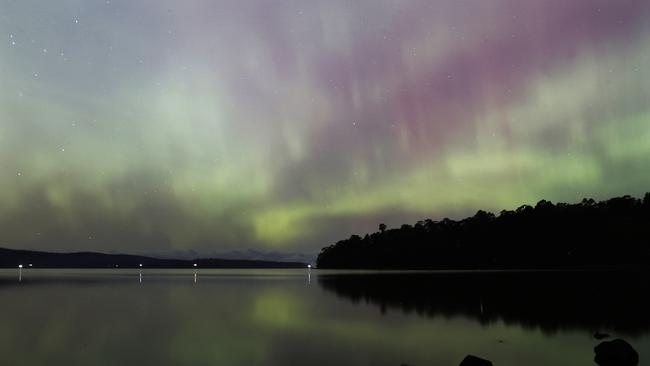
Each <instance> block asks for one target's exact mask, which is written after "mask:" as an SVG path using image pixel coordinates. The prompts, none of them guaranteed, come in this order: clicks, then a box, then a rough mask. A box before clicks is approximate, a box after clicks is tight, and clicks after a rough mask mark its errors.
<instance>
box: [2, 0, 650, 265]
mask: <svg viewBox="0 0 650 366" xmlns="http://www.w3.org/2000/svg"><path fill="white" fill-rule="evenodd" d="M649 65H650V1H648V0H570V1H569V0H485V1H483V0H437V1H433V0H422V1H419V0H405V1H400V0H390V1H388V0H357V1H350V0H295V1H294V0H286V1H285V0H237V1H235V0H229V1H216V0H184V1H177V0H160V1H153V0H151V1H145V0H139V1H135V0H101V1H91V0H61V1H46V0H40V1H33V0H0V246H3V247H10V248H29V249H38V250H101V251H114V250H115V251H124V252H136V253H146V252H153V251H174V250H196V251H197V252H199V253H213V252H219V251H231V250H243V249H247V248H254V249H259V250H265V251H284V252H307V253H313V252H316V251H318V250H319V249H320V248H321V247H323V246H326V245H329V244H331V243H333V242H335V241H336V240H338V239H342V238H345V237H347V236H349V235H350V234H352V233H358V234H364V233H366V232H372V231H375V230H376V227H377V224H378V223H380V222H385V223H386V224H388V226H389V227H391V226H398V225H400V224H402V223H413V222H414V221H416V220H418V219H423V218H427V217H429V218H432V219H441V218H443V217H446V216H449V217H452V218H460V217H463V216H464V215H471V214H473V213H474V212H475V211H476V210H478V209H489V210H493V211H495V212H498V211H500V210H501V209H504V208H509V209H510V208H515V207H517V206H519V205H521V204H524V203H528V204H534V203H535V202H537V201H538V200H540V199H543V198H544V199H549V200H552V201H579V200H581V199H582V198H583V197H593V198H596V199H603V198H607V197H610V196H616V195H623V194H631V195H636V196H639V195H641V194H642V193H643V192H645V191H650V71H649V70H648V67H649Z"/></svg>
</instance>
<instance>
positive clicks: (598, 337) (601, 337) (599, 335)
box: [594, 332, 609, 340]
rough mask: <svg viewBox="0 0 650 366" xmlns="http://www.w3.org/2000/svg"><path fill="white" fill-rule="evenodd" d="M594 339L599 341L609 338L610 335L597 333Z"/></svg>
mask: <svg viewBox="0 0 650 366" xmlns="http://www.w3.org/2000/svg"><path fill="white" fill-rule="evenodd" d="M594 338H596V339H597V340H601V339H605V338H609V334H607V333H603V332H596V333H594Z"/></svg>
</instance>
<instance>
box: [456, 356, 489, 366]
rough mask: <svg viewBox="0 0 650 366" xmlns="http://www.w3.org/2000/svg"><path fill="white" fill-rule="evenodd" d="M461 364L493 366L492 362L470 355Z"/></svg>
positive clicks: (467, 365)
mask: <svg viewBox="0 0 650 366" xmlns="http://www.w3.org/2000/svg"><path fill="white" fill-rule="evenodd" d="M460 366H492V362H491V361H488V360H484V359H482V358H479V357H476V356H472V355H469V356H467V357H465V359H463V362H461V363H460Z"/></svg>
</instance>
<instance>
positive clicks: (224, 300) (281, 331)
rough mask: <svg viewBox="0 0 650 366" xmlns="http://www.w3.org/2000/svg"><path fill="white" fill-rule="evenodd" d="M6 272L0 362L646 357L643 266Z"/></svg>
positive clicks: (1, 288) (649, 326) (1, 286)
mask: <svg viewBox="0 0 650 366" xmlns="http://www.w3.org/2000/svg"><path fill="white" fill-rule="evenodd" d="M18 275H19V274H18V270H6V269H5V270H0V296H1V297H0V299H1V301H0V364H3V365H13V366H18V365H66V366H70V365H246V366H250V365H269V366H273V365H282V366H286V365H328V366H330V365H373V366H381V365H391V366H399V365H400V364H402V363H406V364H409V365H414V366H426V365H431V366H445V365H449V366H456V365H458V364H459V363H460V361H461V360H462V358H463V357H464V356H465V355H467V354H475V355H479V356H481V357H484V358H488V359H490V360H492V361H493V362H494V364H495V366H507V365H512V366H515V365H517V366H519V365H530V366H535V365H556V366H557V365H567V366H569V365H571V366H580V365H594V362H593V347H594V346H595V345H596V344H598V342H599V341H597V340H595V339H594V338H593V336H592V334H593V332H594V331H597V330H600V331H606V332H608V333H610V334H612V336H615V337H621V338H624V339H626V340H627V341H628V342H630V343H631V344H632V345H633V346H634V347H635V348H636V350H637V351H638V352H639V354H640V357H641V363H640V364H641V365H644V364H645V365H650V363H649V362H648V360H647V358H648V357H650V332H649V331H650V320H649V318H648V306H649V303H648V300H647V299H646V297H647V294H648V289H649V288H650V287H649V286H648V283H649V282H648V278H647V276H646V275H641V274H635V273H632V274H627V275H612V274H599V275H594V274H583V273H572V274H566V273H545V274H525V273H514V272H513V273H502V272H499V273H467V272H458V273H449V272H448V273H436V274H433V273H400V272H388V273H386V272H384V273H369V272H336V271H319V270H311V271H307V270H201V269H199V270H198V271H196V272H195V271H194V270H147V269H145V270H143V271H142V275H141V276H140V274H139V271H138V270H126V269H124V270H122V269H120V270H44V269H41V270H39V269H23V271H22V278H21V281H20V282H19V278H18Z"/></svg>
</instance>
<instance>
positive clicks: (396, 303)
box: [318, 270, 650, 342]
mask: <svg viewBox="0 0 650 366" xmlns="http://www.w3.org/2000/svg"><path fill="white" fill-rule="evenodd" d="M318 283H319V285H320V286H322V287H323V288H324V289H325V290H327V291H331V292H333V293H335V294H336V295H338V296H339V297H341V298H344V299H347V300H349V301H352V302H354V303H367V304H371V305H374V306H376V307H377V310H378V311H381V312H382V313H387V312H390V311H399V312H404V313H415V314H419V315H421V316H425V317H443V318H452V317H459V316H462V317H466V318H469V319H473V320H476V321H479V322H480V323H481V324H484V325H488V324H492V323H494V322H498V321H503V322H505V323H506V324H518V325H521V326H523V327H525V328H533V329H541V330H543V331H544V332H547V333H554V332H557V331H560V330H582V331H585V332H586V333H587V334H593V333H595V332H599V333H600V332H603V331H607V332H616V333H619V334H626V335H634V336H637V335H642V334H647V333H648V332H649V331H650V297H649V296H647V294H648V293H650V292H649V291H650V277H649V275H648V272H646V271H634V270H630V271H616V272H612V271H602V272H594V271H543V272H520V271H489V272H486V271H481V272H446V271H438V272H427V273H423V272H417V273H414V272H410V273H409V272H401V273H395V272H384V273H379V274H377V273H372V274H363V273H348V274H320V275H319V276H318ZM505 342H508V340H505Z"/></svg>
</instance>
